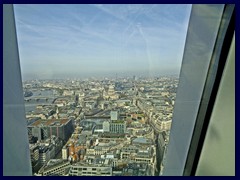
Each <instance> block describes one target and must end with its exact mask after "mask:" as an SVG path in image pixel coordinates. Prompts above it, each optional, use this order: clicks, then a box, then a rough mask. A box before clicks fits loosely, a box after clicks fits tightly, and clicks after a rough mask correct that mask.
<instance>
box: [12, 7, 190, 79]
mask: <svg viewBox="0 0 240 180" xmlns="http://www.w3.org/2000/svg"><path fill="white" fill-rule="evenodd" d="M190 9H191V5H166V4H165V5H152V4H148V5H109V4H104V5H14V10H15V18H16V27H17V36H18V44H19V56H20V63H21V70H22V76H23V79H28V77H31V78H48V79H51V78H53V79H54V78H63V77H69V78H72V77H87V76H108V75H110V76H115V74H118V75H119V76H121V75H130V76H132V75H143V76H144V75H145V76H153V75H169V74H178V73H179V72H180V67H181V60H182V55H183V49H184V43H185V38H186V32H187V25H188V20H189V16H190Z"/></svg>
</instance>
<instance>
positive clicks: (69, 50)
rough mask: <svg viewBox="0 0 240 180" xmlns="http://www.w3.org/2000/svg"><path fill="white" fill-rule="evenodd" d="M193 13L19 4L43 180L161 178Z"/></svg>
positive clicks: (29, 116) (28, 101) (37, 166)
mask: <svg viewBox="0 0 240 180" xmlns="http://www.w3.org/2000/svg"><path fill="white" fill-rule="evenodd" d="M190 9H191V6H190V5H151V4H148V5H107V4H104V5H14V10H15V17H16V28H17V36H18V43H19V56H20V61H21V62H20V63H21V73H22V85H23V92H24V102H25V112H26V122H27V130H28V138H29V149H30V154H31V165H32V173H33V175H35V176H52V175H54V176H55V175H59V176H159V175H162V172H163V170H164V163H165V161H164V158H165V156H166V153H167V146H168V142H169V135H170V130H171V124H172V117H173V109H174V102H175V99H176V93H177V87H178V79H179V73H180V68H181V60H182V55H183V49H184V43H185V38H186V32H187V24H188V20H189V16H190Z"/></svg>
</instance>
